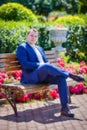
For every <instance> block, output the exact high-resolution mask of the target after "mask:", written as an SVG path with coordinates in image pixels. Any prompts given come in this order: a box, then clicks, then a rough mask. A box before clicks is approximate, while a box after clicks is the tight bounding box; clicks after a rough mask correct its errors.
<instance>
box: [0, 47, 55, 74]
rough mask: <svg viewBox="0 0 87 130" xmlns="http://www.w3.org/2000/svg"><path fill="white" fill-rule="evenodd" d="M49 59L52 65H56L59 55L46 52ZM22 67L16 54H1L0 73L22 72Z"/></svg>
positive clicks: (52, 51)
mask: <svg viewBox="0 0 87 130" xmlns="http://www.w3.org/2000/svg"><path fill="white" fill-rule="evenodd" d="M45 53H46V56H47V58H48V59H49V62H50V63H53V64H54V65H56V63H57V62H56V58H57V55H56V53H55V51H54V50H51V51H45ZM20 69H21V65H20V63H19V61H18V59H17V57H16V54H13V53H4V54H0V72H6V73H8V72H11V71H15V70H20Z"/></svg>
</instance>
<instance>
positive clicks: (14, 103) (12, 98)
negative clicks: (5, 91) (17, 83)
mask: <svg viewBox="0 0 87 130" xmlns="http://www.w3.org/2000/svg"><path fill="white" fill-rule="evenodd" d="M5 96H6V99H7V101H8V102H9V103H10V105H11V107H12V109H13V110H14V113H15V116H18V112H17V106H16V102H15V95H14V94H13V95H12V96H11V99H9V98H8V97H7V95H5Z"/></svg>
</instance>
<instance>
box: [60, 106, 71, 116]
mask: <svg viewBox="0 0 87 130" xmlns="http://www.w3.org/2000/svg"><path fill="white" fill-rule="evenodd" d="M61 115H63V116H67V117H74V114H73V113H71V112H70V109H69V106H68V105H67V106H63V107H62V109H61Z"/></svg>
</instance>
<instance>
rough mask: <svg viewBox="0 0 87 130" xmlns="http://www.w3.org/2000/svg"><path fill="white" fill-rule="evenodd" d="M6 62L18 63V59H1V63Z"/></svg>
mask: <svg viewBox="0 0 87 130" xmlns="http://www.w3.org/2000/svg"><path fill="white" fill-rule="evenodd" d="M6 62H18V59H17V58H14V59H8V58H4V59H0V63H6Z"/></svg>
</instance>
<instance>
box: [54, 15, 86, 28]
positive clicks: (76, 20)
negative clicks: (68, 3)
mask: <svg viewBox="0 0 87 130" xmlns="http://www.w3.org/2000/svg"><path fill="white" fill-rule="evenodd" d="M54 24H63V25H64V26H72V25H85V21H84V19H83V18H80V17H79V16H72V15H67V16H63V17H60V18H58V19H57V20H55V21H54Z"/></svg>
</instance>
